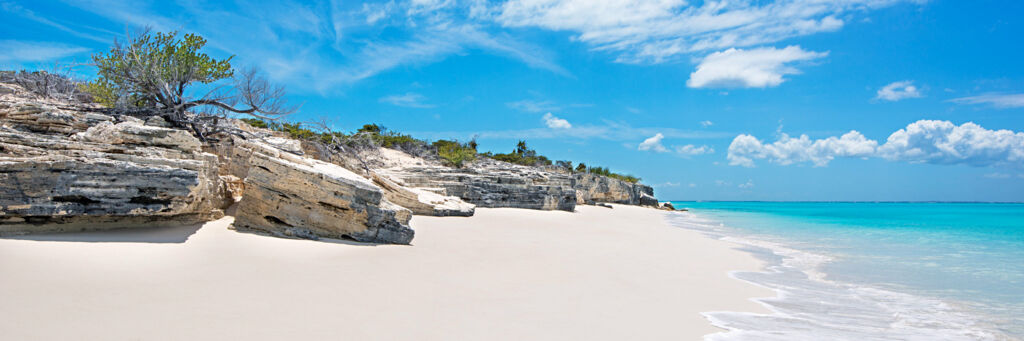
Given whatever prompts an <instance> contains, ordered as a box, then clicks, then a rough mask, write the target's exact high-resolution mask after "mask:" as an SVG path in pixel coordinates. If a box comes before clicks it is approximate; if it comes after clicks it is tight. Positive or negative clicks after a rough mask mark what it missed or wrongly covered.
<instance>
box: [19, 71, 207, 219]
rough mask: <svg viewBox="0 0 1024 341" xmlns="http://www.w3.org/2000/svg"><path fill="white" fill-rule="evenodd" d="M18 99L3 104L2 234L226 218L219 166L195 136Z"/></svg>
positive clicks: (27, 98) (130, 119) (122, 119)
mask: <svg viewBox="0 0 1024 341" xmlns="http://www.w3.org/2000/svg"><path fill="white" fill-rule="evenodd" d="M4 86H5V87H10V88H13V89H11V90H17V88H16V86H14V85H4ZM10 88H9V89H10ZM16 93H21V92H20V91H12V92H10V93H8V94H5V95H3V96H2V97H0V233H5V234H12V233H32V232H58V231H81V230H93V229H108V228H119V227H132V226H143V225H146V226H151V225H153V224H154V223H174V224H181V223H194V222H199V221H204V220H208V219H212V218H216V217H219V216H220V215H221V214H222V211H221V210H220V209H221V208H223V207H224V206H225V205H226V204H227V201H226V200H225V198H224V197H223V196H222V195H221V193H222V192H223V188H222V183H221V182H220V178H219V177H218V176H217V157H216V156H215V155H213V154H209V153H204V152H203V151H202V150H201V149H200V142H199V140H197V139H196V138H194V137H192V135H190V134H188V133H186V132H184V131H181V130H175V129H168V128H163V127H158V126H150V125H146V124H145V123H144V122H143V121H141V120H138V119H134V118H130V117H112V116H107V115H102V114H97V113H85V112H81V111H75V110H66V109H62V108H61V103H59V102H54V101H47V100H43V99H33V98H29V97H25V96H15V94H16Z"/></svg>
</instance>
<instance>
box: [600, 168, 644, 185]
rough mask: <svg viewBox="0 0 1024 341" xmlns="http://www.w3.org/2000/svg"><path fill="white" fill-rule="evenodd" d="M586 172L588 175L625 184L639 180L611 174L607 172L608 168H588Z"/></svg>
mask: <svg viewBox="0 0 1024 341" xmlns="http://www.w3.org/2000/svg"><path fill="white" fill-rule="evenodd" d="M587 172H588V173H590V174H597V175H604V176H607V177H609V178H612V179H619V180H622V181H626V182H632V183H637V182H639V181H640V178H638V177H635V176H632V175H626V174H618V173H612V172H611V171H610V170H608V168H605V167H589V168H587Z"/></svg>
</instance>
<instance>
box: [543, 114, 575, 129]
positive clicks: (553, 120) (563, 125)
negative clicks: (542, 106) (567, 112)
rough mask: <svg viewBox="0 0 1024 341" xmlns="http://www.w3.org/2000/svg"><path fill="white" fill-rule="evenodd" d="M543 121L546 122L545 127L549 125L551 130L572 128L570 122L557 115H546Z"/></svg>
mask: <svg viewBox="0 0 1024 341" xmlns="http://www.w3.org/2000/svg"><path fill="white" fill-rule="evenodd" d="M542 119H543V120H544V125H547V126H548V128H551V129H570V128H572V124H569V121H566V120H564V119H561V118H558V117H555V115H552V114H551V113H547V114H544V117H542Z"/></svg>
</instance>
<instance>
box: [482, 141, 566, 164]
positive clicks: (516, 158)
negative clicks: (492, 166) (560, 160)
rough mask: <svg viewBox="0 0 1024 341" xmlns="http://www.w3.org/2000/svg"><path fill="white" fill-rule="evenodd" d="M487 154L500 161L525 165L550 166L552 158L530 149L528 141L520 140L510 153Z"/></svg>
mask: <svg viewBox="0 0 1024 341" xmlns="http://www.w3.org/2000/svg"><path fill="white" fill-rule="evenodd" d="M485 156H487V157H490V158H492V159H495V160H498V161H505V162H508V163H514V164H517V165H523V166H550V165H551V160H549V159H548V158H547V157H545V156H544V155H539V154H537V151H536V150H533V149H530V148H529V147H527V146H526V141H519V143H517V144H516V149H515V150H513V151H512V152H511V153H508V154H491V153H486V154H485Z"/></svg>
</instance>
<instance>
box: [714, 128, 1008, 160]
mask: <svg viewBox="0 0 1024 341" xmlns="http://www.w3.org/2000/svg"><path fill="white" fill-rule="evenodd" d="M837 157H860V158H866V157H877V158H883V159H886V160H891V161H904V162H911V163H932V164H966V165H972V166H979V167H982V166H993V165H1015V166H1021V165H1024V132H1013V131H1010V130H989V129H985V128H982V127H981V126H979V125H977V124H974V123H973V122H967V123H964V124H961V125H959V126H957V125H955V124H953V123H952V122H949V121H932V120H920V121H917V122H914V123H911V124H909V125H907V127H906V128H904V129H900V130H898V131H896V132H894V133H892V134H891V135H889V138H888V139H887V140H886V142H885V144H882V145H879V143H878V142H877V141H874V140H869V139H867V138H865V137H864V136H863V135H861V133H859V132H857V131H850V132H848V133H846V134H844V135H842V136H841V137H838V138H837V137H834V136H833V137H828V138H825V139H820V140H811V139H810V138H808V137H807V135H801V136H800V137H799V138H792V137H790V136H789V135H786V134H782V136H781V137H780V138H779V139H778V140H777V141H775V142H772V143H762V142H761V141H759V140H758V139H757V138H755V137H753V136H751V135H746V134H742V135H739V136H736V138H735V139H733V141H732V144H730V145H729V154H728V156H727V159H728V160H729V164H730V165H734V166H744V167H753V166H754V160H755V159H765V160H768V161H769V162H774V163H778V164H781V165H790V164H794V163H804V162H810V163H812V164H814V165H815V166H818V167H822V166H826V165H828V163H829V162H830V161H832V160H833V159H835V158H837Z"/></svg>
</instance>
